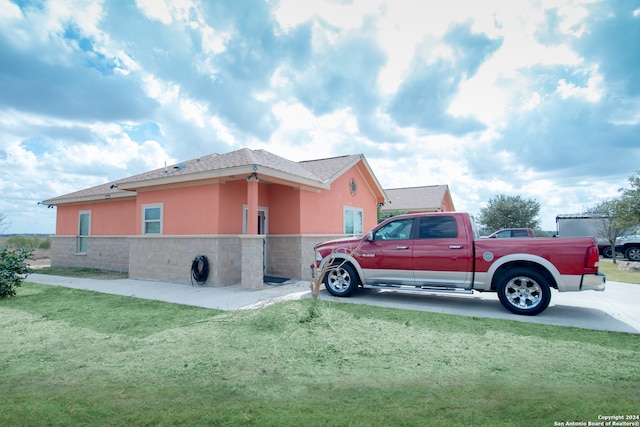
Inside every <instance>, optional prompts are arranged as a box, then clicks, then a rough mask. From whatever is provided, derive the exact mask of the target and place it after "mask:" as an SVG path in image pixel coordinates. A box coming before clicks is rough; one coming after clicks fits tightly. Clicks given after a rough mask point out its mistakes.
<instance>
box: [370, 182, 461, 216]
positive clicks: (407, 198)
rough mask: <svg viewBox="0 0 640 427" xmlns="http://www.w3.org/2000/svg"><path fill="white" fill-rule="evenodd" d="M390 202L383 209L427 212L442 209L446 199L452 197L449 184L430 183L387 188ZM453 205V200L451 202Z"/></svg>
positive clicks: (386, 191)
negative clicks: (418, 185)
mask: <svg viewBox="0 0 640 427" xmlns="http://www.w3.org/2000/svg"><path fill="white" fill-rule="evenodd" d="M385 193H386V194H387V197H388V198H389V204H388V205H385V206H384V208H382V210H383V211H405V212H427V211H436V210H440V209H441V207H442V205H443V203H444V202H445V201H446V199H447V198H448V199H451V195H450V193H449V186H448V185H428V186H423V187H406V188H392V189H386V190H385ZM451 206H453V202H451Z"/></svg>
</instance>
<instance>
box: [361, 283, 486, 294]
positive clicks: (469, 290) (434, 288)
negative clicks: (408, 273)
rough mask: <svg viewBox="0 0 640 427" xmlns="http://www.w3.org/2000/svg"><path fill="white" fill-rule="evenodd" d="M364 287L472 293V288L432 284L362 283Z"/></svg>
mask: <svg viewBox="0 0 640 427" xmlns="http://www.w3.org/2000/svg"><path fill="white" fill-rule="evenodd" d="M362 287H363V288H365V289H394V290H401V291H421V292H437V293H445V294H465V295H471V294H473V289H459V288H436V287H433V286H416V285H385V284H380V285H377V284H376V285H362Z"/></svg>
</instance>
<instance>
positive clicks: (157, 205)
mask: <svg viewBox="0 0 640 427" xmlns="http://www.w3.org/2000/svg"><path fill="white" fill-rule="evenodd" d="M147 209H160V218H159V219H153V220H147V219H145V217H146V212H147ZM155 222H159V223H160V230H159V231H158V232H157V233H148V232H147V224H148V223H155ZM163 223H164V204H163V203H152V204H148V205H142V234H143V235H159V234H162V230H163V229H164V227H163Z"/></svg>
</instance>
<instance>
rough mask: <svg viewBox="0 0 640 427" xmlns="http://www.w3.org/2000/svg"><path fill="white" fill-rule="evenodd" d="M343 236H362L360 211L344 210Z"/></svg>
mask: <svg viewBox="0 0 640 427" xmlns="http://www.w3.org/2000/svg"><path fill="white" fill-rule="evenodd" d="M344 234H350V235H352V236H360V235H362V209H359V208H350V207H345V208H344Z"/></svg>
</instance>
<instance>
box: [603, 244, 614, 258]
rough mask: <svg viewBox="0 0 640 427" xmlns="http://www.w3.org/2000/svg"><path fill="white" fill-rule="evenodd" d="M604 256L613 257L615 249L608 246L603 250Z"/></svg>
mask: <svg viewBox="0 0 640 427" xmlns="http://www.w3.org/2000/svg"><path fill="white" fill-rule="evenodd" d="M602 256H603V257H605V258H613V251H612V250H611V246H607V247H606V248H604V249H603V250H602Z"/></svg>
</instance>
